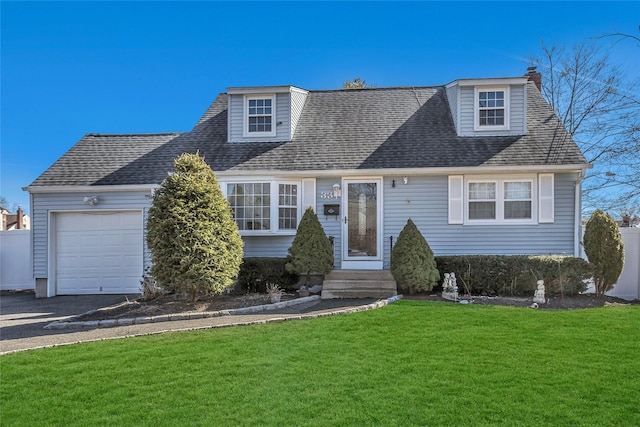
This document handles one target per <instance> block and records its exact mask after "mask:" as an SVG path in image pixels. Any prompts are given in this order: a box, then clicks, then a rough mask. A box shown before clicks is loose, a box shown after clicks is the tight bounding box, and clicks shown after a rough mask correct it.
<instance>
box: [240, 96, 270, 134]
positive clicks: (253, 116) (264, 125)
mask: <svg viewBox="0 0 640 427" xmlns="http://www.w3.org/2000/svg"><path fill="white" fill-rule="evenodd" d="M245 112H246V114H245V126H244V136H246V137H253V136H274V135H275V134H276V132H275V123H274V116H275V97H274V96H259V97H258V96H256V97H251V96H246V97H245Z"/></svg>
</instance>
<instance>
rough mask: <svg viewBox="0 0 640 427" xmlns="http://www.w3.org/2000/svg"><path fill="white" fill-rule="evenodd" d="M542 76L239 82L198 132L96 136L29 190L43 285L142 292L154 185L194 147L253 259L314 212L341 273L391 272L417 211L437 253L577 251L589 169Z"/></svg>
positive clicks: (285, 239) (67, 290) (277, 253)
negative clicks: (385, 83) (392, 82)
mask: <svg viewBox="0 0 640 427" xmlns="http://www.w3.org/2000/svg"><path fill="white" fill-rule="evenodd" d="M539 84H540V75H539V74H538V73H537V72H536V71H535V69H530V70H529V72H528V74H526V75H525V76H523V77H512V78H488V79H462V80H455V81H453V82H451V83H449V84H448V85H445V86H430V87H390V88H370V89H352V90H304V89H301V88H297V87H294V86H269V87H231V88H228V89H227V92H226V93H221V94H219V95H218V96H217V98H216V99H215V100H214V101H213V103H212V104H211V105H210V106H209V108H208V109H207V110H206V112H205V113H204V115H203V116H202V117H201V118H200V120H198V122H197V123H196V125H195V126H194V128H193V129H192V130H191V131H190V132H184V133H163V134H143V135H138V134H136V135H101V134H87V135H85V136H84V137H83V138H82V139H81V140H80V141H79V142H78V143H77V144H76V145H74V146H73V147H72V148H71V149H70V150H69V151H68V152H67V153H66V154H64V155H63V156H62V157H61V158H60V159H59V160H57V161H56V162H55V163H54V164H53V165H52V166H51V167H50V168H49V169H48V170H46V171H45V172H44V173H43V174H42V175H41V176H40V177H38V178H37V179H36V180H35V181H34V182H33V183H32V184H31V185H29V186H28V187H26V190H28V191H29V193H30V196H31V205H32V206H31V212H32V216H33V237H32V238H33V242H32V248H33V249H32V250H33V274H34V278H35V284H36V291H37V294H38V295H39V296H53V295H61V294H81V293H127V292H135V291H137V289H138V283H139V280H140V277H141V275H142V272H143V269H144V268H145V267H147V266H149V264H150V257H149V252H148V249H147V247H146V244H145V241H144V224H145V215H146V213H147V210H148V208H149V205H150V203H151V196H152V194H153V191H154V189H155V188H157V187H158V185H159V184H160V183H161V182H162V180H163V179H164V177H166V176H167V173H168V172H169V171H170V169H171V167H172V162H173V160H174V159H175V158H176V157H177V156H178V155H180V154H181V153H184V152H196V151H198V152H199V153H200V154H201V155H203V156H204V157H205V160H206V161H207V163H208V164H209V165H210V166H211V167H212V169H213V170H214V171H215V173H216V175H217V177H218V180H219V182H220V185H221V188H222V191H223V193H224V194H225V196H226V197H227V199H228V200H229V202H230V204H231V207H232V209H233V211H234V215H235V219H236V221H237V223H238V227H239V229H240V233H241V235H242V237H243V239H244V242H245V256H247V257H257V256H274V257H281V256H285V255H286V253H287V248H288V247H289V246H290V244H291V242H292V239H293V236H294V234H295V231H296V226H297V223H298V221H299V220H300V218H301V215H302V212H303V211H304V210H305V208H306V207H308V206H312V207H313V208H314V209H315V210H316V212H317V213H318V217H319V219H320V221H321V223H322V225H323V227H324V229H325V231H326V233H327V235H328V236H330V237H332V238H333V242H334V255H335V269H337V270H347V269H367V270H388V269H389V255H390V251H391V247H392V242H393V239H394V238H397V236H398V234H399V233H400V231H401V229H402V228H403V226H404V225H405V223H406V222H407V219H408V218H411V219H412V220H413V221H414V222H415V223H416V225H417V226H418V228H419V229H420V230H421V232H422V233H423V234H424V235H425V237H426V239H427V241H428V242H429V244H430V246H431V248H432V249H433V251H434V252H435V254H436V255H456V254H505V255H508V254H550V253H553V254H567V255H571V254H576V255H577V254H578V252H579V230H580V228H579V227H580V221H579V220H580V200H581V180H582V177H583V175H584V172H585V170H586V169H587V168H589V167H590V165H589V164H588V163H587V162H586V160H585V158H584V157H583V155H582V154H581V152H580V150H579V149H578V147H577V146H576V144H575V143H574V142H573V141H572V139H571V137H570V136H569V135H568V134H567V132H566V130H565V129H564V127H563V126H562V124H561V123H560V121H559V120H558V118H557V117H556V116H555V114H554V112H553V111H552V109H551V108H550V106H549V105H548V104H547V103H546V102H545V101H544V99H543V97H542V96H541V94H540V90H539Z"/></svg>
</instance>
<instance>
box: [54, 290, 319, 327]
mask: <svg viewBox="0 0 640 427" xmlns="http://www.w3.org/2000/svg"><path fill="white" fill-rule="evenodd" d="M318 299H320V295H313V296H310V297H304V298H296V299H293V300H289V301H282V302H278V303H275V304H263V305H256V306H252V307H242V308H234V309H228V310H218V311H198V312H193V313H191V312H186V313H173V314H160V315H157V316H148V317H132V318H123V319H106V320H91V321H84V322H80V321H76V320H75V319H77V318H79V317H80V316H85V315H87V314H94V313H97V312H99V311H100V310H99V309H98V310H91V311H88V312H86V313H82V314H78V315H76V316H73V317H70V318H69V319H67V320H58V321H55V322H53V323H49V324H48V325H46V326H45V327H44V329H69V328H113V327H115V326H131V325H141V324H144V323H160V322H171V321H178V320H196V319H204V318H208V317H220V316H233V315H243V314H255V313H261V312H263V311H271V310H278V309H280V308H285V307H289V306H292V305H298V304H304V303H307V302H312V301H315V300H318Z"/></svg>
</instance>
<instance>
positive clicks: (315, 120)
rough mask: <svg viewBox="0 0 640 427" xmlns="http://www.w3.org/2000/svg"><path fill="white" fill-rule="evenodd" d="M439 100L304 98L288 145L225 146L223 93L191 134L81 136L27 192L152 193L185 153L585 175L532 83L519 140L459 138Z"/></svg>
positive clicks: (348, 166)
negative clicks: (61, 188) (138, 189)
mask: <svg viewBox="0 0 640 427" xmlns="http://www.w3.org/2000/svg"><path fill="white" fill-rule="evenodd" d="M515 79H516V80H514V81H520V80H524V81H526V78H515ZM464 81H465V82H469V81H473V80H464ZM482 81H483V82H486V81H488V80H484V79H483V80H482ZM458 82H461V81H458ZM230 89H231V92H233V91H244V90H248V89H251V90H254V89H255V88H230ZM273 89H278V90H285V91H292V90H301V89H298V88H295V87H294V86H273V87H269V90H271V91H272V90H273ZM446 91H447V87H446V86H431V87H394V88H368V89H349V90H311V91H307V95H306V101H305V103H304V108H303V109H302V111H301V114H300V117H299V120H298V123H297V130H296V131H295V134H294V135H293V137H292V138H291V140H289V141H284V142H282V141H281V142H266V141H263V142H261V141H252V142H239V143H229V142H228V141H227V130H228V129H227V127H228V114H229V111H228V108H229V102H228V100H229V97H230V96H231V95H230V94H229V92H228V93H222V94H220V95H218V97H217V98H216V99H215V101H214V102H213V103H212V104H211V105H210V106H209V108H208V109H207V110H206V112H205V113H204V115H203V116H202V117H201V118H200V120H199V121H198V123H197V124H196V126H195V127H194V128H193V129H192V130H191V131H190V132H184V133H172V134H161V135H93V134H89V135H87V136H85V137H84V138H83V139H82V140H80V141H79V142H78V143H77V144H76V145H75V146H74V147H73V148H72V149H71V150H70V151H69V152H68V153H66V154H65V155H64V156H62V157H61V158H60V159H59V160H58V161H56V163H54V165H53V166H51V167H50V168H49V169H48V170H47V171H46V172H44V173H43V174H42V175H41V176H40V177H39V178H37V179H36V180H35V181H34V183H33V184H32V187H33V186H53V185H134V184H159V183H160V182H161V181H162V180H163V179H164V178H165V177H166V174H167V172H168V171H170V170H171V167H172V164H173V160H174V159H175V157H176V156H178V155H179V154H181V153H184V152H199V153H200V154H201V155H203V156H204V157H205V160H206V161H207V163H209V165H210V166H211V167H212V169H213V170H214V171H216V172H217V173H227V174H247V175H250V174H260V173H262V174H264V173H271V174H278V173H282V174H294V173H304V174H309V175H311V174H318V175H321V174H327V173H332V172H336V171H341V172H344V171H361V172H362V171H379V173H380V174H382V173H393V171H394V170H407V169H412V170H416V171H424V172H425V173H427V172H429V171H430V170H440V171H444V170H461V168H477V169H478V171H482V170H483V168H484V169H492V168H494V169H495V168H503V169H509V168H513V169H518V168H520V169H522V168H528V169H529V170H560V169H563V170H565V169H568V168H574V169H586V168H588V167H589V165H588V163H587V162H586V160H585V158H584V156H583V155H582V153H581V152H580V150H579V148H578V147H577V145H576V144H575V143H574V141H573V140H572V139H571V137H570V135H569V134H568V133H567V132H566V130H565V128H564V127H563V125H562V123H561V122H560V121H559V120H558V118H557V117H556V115H555V114H554V112H553V110H552V109H551V107H550V106H549V104H548V103H547V102H546V101H545V100H544V99H543V98H542V95H541V94H540V92H539V90H538V89H537V88H536V86H535V85H534V83H533V82H527V83H526V97H525V98H526V114H527V123H528V124H527V129H528V130H527V132H526V134H523V135H509V136H488V135H487V136H482V135H480V136H478V135H476V136H460V135H458V133H457V132H456V127H455V126H454V122H453V118H452V115H451V110H450V106H449V101H448V99H447V95H446ZM236 93H237V92H236ZM253 93H255V92H253Z"/></svg>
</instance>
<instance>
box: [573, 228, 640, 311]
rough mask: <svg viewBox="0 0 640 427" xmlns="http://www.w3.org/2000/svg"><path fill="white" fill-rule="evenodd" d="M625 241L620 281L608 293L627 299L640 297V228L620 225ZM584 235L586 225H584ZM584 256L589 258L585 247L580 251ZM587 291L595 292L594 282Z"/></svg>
mask: <svg viewBox="0 0 640 427" xmlns="http://www.w3.org/2000/svg"><path fill="white" fill-rule="evenodd" d="M620 234H622V241H623V242H624V267H623V268H622V274H620V278H619V279H618V282H617V283H616V284H615V286H614V287H613V289H611V290H610V291H609V292H607V295H609V296H612V297H618V298H622V299H626V300H634V299H640V228H637V227H620ZM582 235H583V236H584V227H582ZM580 253H581V255H582V258H584V259H587V255H585V253H584V248H582V250H581V251H580ZM587 292H595V290H594V288H593V283H592V284H591V285H590V286H589V289H587Z"/></svg>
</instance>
